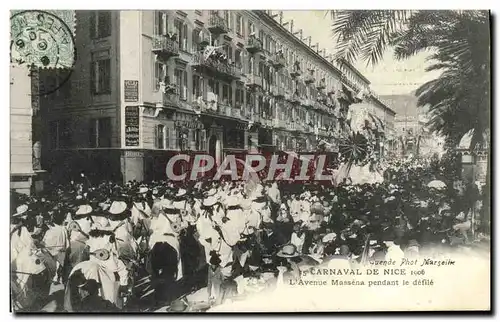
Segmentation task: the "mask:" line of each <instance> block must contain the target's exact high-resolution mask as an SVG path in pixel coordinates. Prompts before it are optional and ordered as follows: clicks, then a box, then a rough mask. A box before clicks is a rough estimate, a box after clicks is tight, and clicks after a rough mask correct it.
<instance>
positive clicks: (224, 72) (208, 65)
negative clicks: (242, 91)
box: [192, 53, 241, 79]
mask: <svg viewBox="0 0 500 322" xmlns="http://www.w3.org/2000/svg"><path fill="white" fill-rule="evenodd" d="M192 65H193V67H195V68H205V69H206V71H208V72H211V73H213V74H215V75H216V76H217V75H218V76H223V77H228V78H232V79H238V78H239V77H240V76H241V72H240V68H238V67H237V66H235V65H234V64H229V63H228V62H225V61H220V60H218V59H216V58H212V57H208V58H205V56H204V55H203V53H196V54H194V56H193V60H192Z"/></svg>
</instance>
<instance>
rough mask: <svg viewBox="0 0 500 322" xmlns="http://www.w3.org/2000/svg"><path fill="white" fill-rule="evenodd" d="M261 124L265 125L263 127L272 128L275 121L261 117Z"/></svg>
mask: <svg viewBox="0 0 500 322" xmlns="http://www.w3.org/2000/svg"><path fill="white" fill-rule="evenodd" d="M260 123H261V124H262V125H263V126H267V127H271V126H273V120H272V119H269V118H265V117H263V116H261V117H260Z"/></svg>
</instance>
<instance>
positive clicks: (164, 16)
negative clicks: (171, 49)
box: [161, 12, 168, 35]
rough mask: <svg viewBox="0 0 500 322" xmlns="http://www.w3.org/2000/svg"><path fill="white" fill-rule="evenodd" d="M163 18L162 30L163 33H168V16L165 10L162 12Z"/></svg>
mask: <svg viewBox="0 0 500 322" xmlns="http://www.w3.org/2000/svg"><path fill="white" fill-rule="evenodd" d="M161 18H162V21H161V31H162V35H166V34H167V30H168V16H167V14H166V13H165V12H163V13H162V14H161Z"/></svg>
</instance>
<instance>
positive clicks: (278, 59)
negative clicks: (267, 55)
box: [273, 52, 286, 69]
mask: <svg viewBox="0 0 500 322" xmlns="http://www.w3.org/2000/svg"><path fill="white" fill-rule="evenodd" d="M273 66H274V68H276V69H280V68H283V67H285V66H286V59H285V56H283V53H281V52H277V53H276V54H274V59H273Z"/></svg>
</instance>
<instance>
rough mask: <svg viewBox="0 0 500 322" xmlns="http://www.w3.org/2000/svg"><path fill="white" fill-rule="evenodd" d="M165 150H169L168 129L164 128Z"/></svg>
mask: <svg viewBox="0 0 500 322" xmlns="http://www.w3.org/2000/svg"><path fill="white" fill-rule="evenodd" d="M165 149H167V150H168V149H170V129H169V128H168V127H167V128H165Z"/></svg>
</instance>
